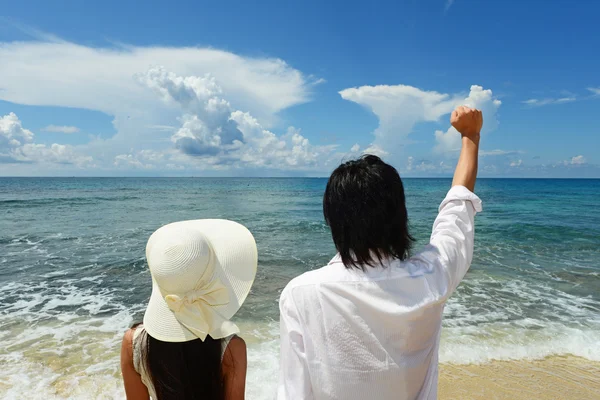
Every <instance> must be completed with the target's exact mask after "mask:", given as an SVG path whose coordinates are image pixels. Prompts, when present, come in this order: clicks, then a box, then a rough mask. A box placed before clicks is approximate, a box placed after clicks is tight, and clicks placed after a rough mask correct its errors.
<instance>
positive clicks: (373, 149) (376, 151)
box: [363, 144, 390, 157]
mask: <svg viewBox="0 0 600 400" xmlns="http://www.w3.org/2000/svg"><path fill="white" fill-rule="evenodd" d="M363 154H372V155H374V156H378V157H384V156H387V155H388V154H390V153H388V152H387V151H385V150H384V149H382V148H381V147H380V146H379V145H377V144H372V145H370V146H369V147H367V148H366V149H364V150H363Z"/></svg>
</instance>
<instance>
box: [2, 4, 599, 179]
mask: <svg viewBox="0 0 600 400" xmlns="http://www.w3.org/2000/svg"><path fill="white" fill-rule="evenodd" d="M259 3H260V4H256V2H247V1H221V2H197V1H171V2H158V1H156V2H155V1H147V2H145V3H144V5H143V6H142V5H136V4H133V3H132V2H117V1H112V0H106V1H102V2H81V1H62V2H59V3H57V2H47V1H29V0H22V1H19V2H13V3H11V5H10V7H3V8H2V11H0V176H327V175H328V174H329V173H330V172H331V171H332V170H333V169H334V168H335V167H336V166H337V165H339V163H340V162H343V161H346V160H349V159H353V158H356V157H359V156H360V155H362V154H365V153H370V154H377V155H379V156H381V157H382V158H383V159H384V160H385V161H387V162H389V163H391V164H392V165H394V166H395V167H396V168H397V169H398V170H399V172H400V174H401V176H405V177H411V176H414V177H422V176H423V177H436V176H451V174H452V172H453V169H454V166H455V165H456V160H457V157H458V153H459V149H460V135H459V134H458V133H457V132H456V131H455V130H454V129H453V128H451V126H450V124H449V115H450V113H451V111H452V109H453V108H454V107H456V106H457V105H462V104H465V105H469V106H473V107H477V108H480V109H482V111H483V113H484V128H483V132H482V140H481V153H480V176H487V177H540V178H542V177H543V178H548V177H559V178H600V151H598V150H599V149H600V73H599V72H598V71H600V54H599V52H598V49H600V35H598V34H597V24H598V15H600V3H598V2H592V1H581V2H572V1H562V0H553V1H541V0H539V1H535V0H532V1H529V2H522V1H513V0H508V1H502V2H500V1H485V2H484V1H477V0H422V1H417V0H411V1H394V2H369V3H367V2H355V1H344V2H341V1H339V2H336V1H328V2H323V1H302V2H293V3H291V2H281V1H263V2H259Z"/></svg>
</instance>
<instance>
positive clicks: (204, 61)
mask: <svg viewBox="0 0 600 400" xmlns="http://www.w3.org/2000/svg"><path fill="white" fill-rule="evenodd" d="M40 40H47V38H45V37H40ZM49 55H51V56H49ZM0 59H1V60H2V63H0V88H2V90H0V100H4V101H8V102H13V103H18V104H27V105H39V106H59V107H76V108H85V109H90V110H96V111H100V112H103V113H105V114H107V115H109V116H110V117H112V118H113V125H114V128H115V131H116V133H115V134H114V135H113V136H112V137H110V138H108V139H106V138H103V139H95V140H92V142H90V143H88V144H85V145H78V146H76V148H75V147H73V149H75V150H76V151H77V152H80V153H85V154H89V155H90V156H92V157H93V158H94V162H101V164H102V167H106V168H109V167H114V168H117V165H118V168H124V165H126V163H127V161H128V160H129V161H131V162H132V163H133V164H131V165H132V166H133V165H134V164H135V165H137V167H139V165H138V164H137V163H136V162H135V160H138V161H140V162H141V163H142V164H143V165H144V166H145V167H148V166H156V167H157V168H161V165H162V167H164V168H167V162H168V161H169V160H171V159H176V160H175V161H174V162H175V164H173V165H170V167H176V168H179V167H180V166H181V165H186V166H189V167H190V168H194V169H200V170H202V169H203V168H221V167H223V166H227V165H231V166H233V165H240V166H241V165H242V164H244V161H243V160H251V159H252V160H255V159H259V158H260V151H261V150H262V149H261V147H260V144H261V143H270V144H269V146H274V145H273V143H271V142H270V141H269V139H267V138H268V137H270V135H273V136H275V139H273V140H272V141H273V142H276V143H278V144H277V145H278V146H282V144H281V143H283V146H284V149H283V150H278V151H277V152H275V151H274V150H273V149H272V148H271V147H269V146H267V145H265V146H266V147H265V148H264V150H265V151H270V157H271V158H270V159H271V161H269V162H267V161H265V162H263V164H269V163H270V164H273V165H275V164H276V162H275V161H273V157H274V156H273V154H275V153H276V154H278V155H279V161H281V157H283V154H288V153H289V154H288V155H289V158H288V159H287V160H285V162H283V163H282V165H284V166H286V165H287V166H290V165H295V166H296V167H297V168H299V169H301V168H309V166H310V165H321V163H324V162H325V163H326V161H323V160H320V159H319V160H317V161H315V155H316V156H317V157H321V156H322V155H323V154H325V153H328V152H330V151H331V150H332V148H331V147H323V146H313V145H311V144H310V143H308V141H306V142H305V141H304V139H305V138H304V136H303V135H301V134H300V133H299V131H297V132H296V134H293V133H292V134H288V133H284V134H283V135H281V136H276V135H274V134H273V133H272V132H271V131H270V130H269V129H270V128H271V127H273V126H274V125H275V124H276V123H277V124H280V121H279V120H278V115H277V114H278V112H279V111H281V110H283V109H285V108H288V107H290V106H293V105H295V104H300V103H303V102H306V101H308V100H309V99H310V95H311V90H312V88H313V86H314V85H316V84H319V83H322V82H323V81H322V80H319V78H318V77H313V76H310V75H309V76H305V75H304V74H303V73H301V72H300V71H298V70H296V69H294V68H292V67H291V66H289V65H288V64H287V63H286V62H285V61H283V60H281V59H277V58H264V57H243V56H239V55H236V54H233V53H230V52H227V51H221V50H216V49H210V48H198V47H187V48H172V47H135V46H122V47H110V48H96V47H87V46H82V45H78V44H74V43H69V42H67V41H63V40H52V41H34V42H19V43H0ZM153 65H161V66H163V67H154V68H150V69H149V67H151V66H153ZM153 93H154V95H153ZM238 111H239V112H241V113H247V114H248V116H249V117H250V118H252V119H253V120H255V121H257V122H256V123H257V124H258V125H260V129H258V132H260V138H259V139H258V138H252V139H251V138H249V137H246V135H245V134H244V133H242V131H241V130H240V129H239V125H240V124H241V121H236V120H234V119H233V118H232V117H233V116H234V115H237V114H235V113H236V112H238ZM240 118H241V117H240ZM258 121H260V123H259V122H258ZM75 129H76V127H67V126H61V127H59V126H53V125H51V126H48V127H47V128H46V130H48V131H52V132H59V131H60V132H64V133H70V132H74V131H75ZM263 131H264V132H265V133H263ZM103 136H106V134H104V135H103ZM173 147H174V148H175V149H177V150H178V151H177V152H176V153H173V152H171V150H172V148H173ZM143 151H152V152H156V153H165V159H163V160H155V161H154V162H148V161H147V160H146V159H144V156H143V153H142V152H143ZM286 152H288V153H286ZM129 156H131V157H129ZM303 157H304V159H303ZM199 158H202V160H201V161H200V160H199ZM167 159H168V160H167ZM115 163H116V164H115ZM161 163H162V164H161ZM248 163H250V161H248ZM252 163H254V164H260V162H258V161H252ZM153 168H154V167H153ZM290 168H291V167H290Z"/></svg>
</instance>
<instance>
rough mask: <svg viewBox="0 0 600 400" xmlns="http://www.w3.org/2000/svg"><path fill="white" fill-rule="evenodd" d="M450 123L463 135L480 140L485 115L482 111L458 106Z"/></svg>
mask: <svg viewBox="0 0 600 400" xmlns="http://www.w3.org/2000/svg"><path fill="white" fill-rule="evenodd" d="M450 123H451V124H452V126H453V127H454V128H455V129H456V130H457V131H459V132H460V134H461V135H463V136H466V137H469V138H471V139H474V138H479V133H480V132H481V127H482V126H483V115H482V114H481V111H480V110H477V109H475V108H469V107H465V106H458V107H456V109H455V110H454V111H452V115H451V116H450Z"/></svg>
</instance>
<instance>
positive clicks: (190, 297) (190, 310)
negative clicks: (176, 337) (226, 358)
mask: <svg viewBox="0 0 600 400" xmlns="http://www.w3.org/2000/svg"><path fill="white" fill-rule="evenodd" d="M165 301H166V303H167V305H168V306H169V309H170V310H171V311H172V312H173V314H175V318H176V319H177V321H178V322H179V323H180V324H182V325H183V326H185V327H186V328H187V329H188V330H189V331H190V332H192V333H193V334H194V335H196V336H197V337H198V338H200V340H202V341H204V340H205V339H206V336H207V335H210V336H211V337H212V338H213V339H220V338H224V337H227V336H230V335H233V334H236V333H239V328H238V327H237V325H235V324H234V323H233V322H231V321H229V320H228V319H227V318H225V317H223V316H222V315H221V314H220V313H219V311H217V309H216V308H215V307H217V306H223V305H226V304H229V291H228V290H227V288H226V287H225V285H223V283H222V282H221V280H220V279H219V278H217V277H214V279H211V280H210V281H208V282H206V281H201V282H200V283H199V284H198V286H196V288H195V289H193V290H190V291H189V292H186V293H185V294H181V295H180V294H169V295H166V296H165Z"/></svg>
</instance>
